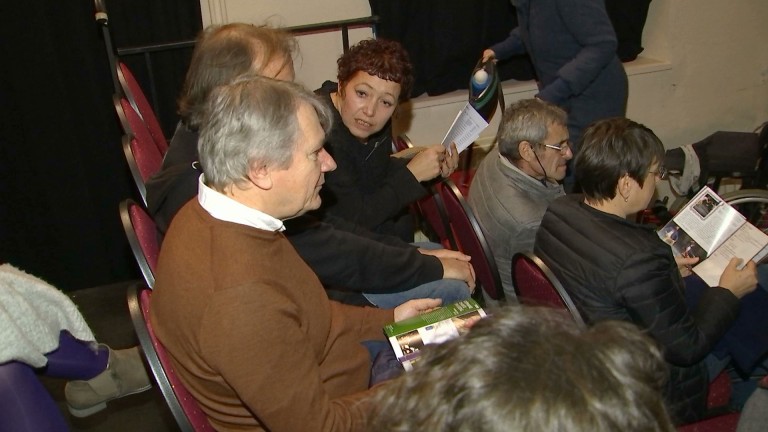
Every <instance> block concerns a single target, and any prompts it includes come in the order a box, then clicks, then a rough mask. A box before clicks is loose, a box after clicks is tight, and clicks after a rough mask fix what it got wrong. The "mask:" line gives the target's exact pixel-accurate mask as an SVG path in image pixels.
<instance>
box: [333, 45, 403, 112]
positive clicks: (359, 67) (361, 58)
mask: <svg viewBox="0 0 768 432" xmlns="http://www.w3.org/2000/svg"><path fill="white" fill-rule="evenodd" d="M336 63H337V64H338V66H339V71H338V75H337V79H338V81H339V83H340V85H341V83H346V82H349V80H351V79H352V77H353V76H354V75H355V74H356V73H357V72H359V71H363V72H365V73H368V74H370V75H373V76H377V77H379V78H381V79H383V80H387V81H392V82H396V83H398V84H400V97H399V98H398V101H399V102H405V101H407V100H408V99H410V98H411V89H412V88H413V81H414V78H413V65H411V60H410V58H409V57H408V52H407V51H405V48H403V46H402V45H400V43H399V42H396V41H393V40H387V39H366V40H363V41H360V42H358V43H357V44H355V45H354V46H352V47H351V48H350V49H349V51H347V52H346V53H344V54H342V56H341V57H339V59H338V60H337V61H336Z"/></svg>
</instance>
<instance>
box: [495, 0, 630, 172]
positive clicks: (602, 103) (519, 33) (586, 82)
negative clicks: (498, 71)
mask: <svg viewBox="0 0 768 432" xmlns="http://www.w3.org/2000/svg"><path fill="white" fill-rule="evenodd" d="M511 2H512V5H513V6H514V7H515V10H516V11H517V21H518V24H519V25H518V26H517V27H515V28H514V29H512V32H511V33H510V35H509V37H508V38H507V39H505V40H503V41H501V42H499V43H497V44H495V45H493V46H491V47H490V48H488V49H486V50H485V51H484V52H483V58H484V59H486V60H487V59H490V58H496V59H498V60H505V59H508V58H510V57H512V56H514V55H518V54H525V53H528V55H529V56H530V58H531V63H533V67H534V69H535V70H536V76H537V78H538V84H539V93H538V94H537V95H536V97H537V98H539V99H543V100H545V101H547V102H550V103H553V104H555V105H558V106H559V107H561V108H563V109H564V110H565V111H566V112H567V113H568V134H569V135H570V138H571V142H573V143H574V146H575V147H574V149H573V150H574V154H577V153H578V146H579V142H580V140H581V133H582V131H583V130H584V128H586V127H587V126H588V125H589V124H590V123H592V122H594V121H596V120H600V119H604V118H609V117H617V116H624V114H625V113H626V109H627V93H628V83H627V74H626V72H625V71H624V66H622V64H621V61H620V60H619V58H618V56H617V55H616V47H617V45H618V42H617V40H616V33H615V32H614V30H613V25H612V24H611V20H610V18H609V17H608V14H607V13H606V11H605V2H604V1H603V0H535V1H532V0H511ZM569 183H570V180H566V186H569Z"/></svg>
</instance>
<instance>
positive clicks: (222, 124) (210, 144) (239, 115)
mask: <svg viewBox="0 0 768 432" xmlns="http://www.w3.org/2000/svg"><path fill="white" fill-rule="evenodd" d="M206 112H207V113H209V115H207V117H206V119H207V121H206V122H205V123H204V125H203V128H202V129H201V131H200V142H199V152H200V163H201V165H202V167H203V170H204V171H205V182H206V184H207V185H208V186H209V187H211V188H213V189H215V190H217V191H218V192H220V193H223V194H224V195H227V196H229V197H230V198H233V199H235V200H236V201H238V202H241V203H243V204H245V205H248V206H249V207H252V208H257V209H259V210H260V211H262V212H264V213H266V214H268V215H271V216H273V217H275V218H277V219H289V218H292V217H295V216H298V215H300V214H303V213H304V212H306V211H308V210H314V209H316V208H318V207H319V206H320V196H319V195H318V193H319V191H320V188H321V186H322V184H323V173H326V172H328V171H332V170H333V169H335V168H336V163H335V162H334V161H333V158H331V156H330V155H329V154H328V153H327V152H326V151H325V149H324V148H323V144H324V142H325V135H326V133H327V132H328V130H329V129H330V127H331V119H332V117H331V112H330V108H328V107H327V106H326V105H325V104H323V103H322V102H321V101H320V100H319V99H318V98H317V97H316V96H315V95H314V94H313V93H311V92H309V91H307V90H306V89H304V88H303V87H301V86H299V85H297V84H294V83H291V82H285V81H278V80H274V79H270V78H264V77H259V76H246V77H242V78H240V79H238V80H236V81H235V82H234V83H232V84H230V85H227V86H222V87H218V88H216V89H215V90H214V91H213V92H212V93H211V97H210V99H209V103H208V106H207V111H206Z"/></svg>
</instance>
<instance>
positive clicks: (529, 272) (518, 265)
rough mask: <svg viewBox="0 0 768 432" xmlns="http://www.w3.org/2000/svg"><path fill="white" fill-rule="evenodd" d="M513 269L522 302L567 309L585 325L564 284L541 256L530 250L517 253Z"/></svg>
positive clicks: (516, 291)
mask: <svg viewBox="0 0 768 432" xmlns="http://www.w3.org/2000/svg"><path fill="white" fill-rule="evenodd" d="M511 271H512V284H513V285H514V286H515V293H516V294H517V300H518V301H519V302H520V303H522V304H524V305H530V306H546V307H551V308H555V309H563V310H567V311H568V312H570V314H571V316H572V317H573V319H574V321H576V323H577V324H579V325H581V326H584V325H585V324H584V320H583V319H582V317H581V314H580V313H579V311H578V309H576V305H575V304H574V303H573V301H572V300H571V297H570V296H569V295H568V293H567V292H566V291H565V288H563V285H562V284H561V283H560V281H558V280H557V277H556V276H555V275H554V274H553V273H552V271H551V270H550V269H549V267H548V266H547V265H546V264H544V262H543V261H542V260H541V259H540V258H539V257H537V256H535V255H534V254H533V253H530V252H521V253H517V254H515V256H513V257H512V269H511Z"/></svg>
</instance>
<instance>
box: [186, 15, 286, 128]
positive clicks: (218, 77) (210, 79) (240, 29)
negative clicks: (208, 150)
mask: <svg viewBox="0 0 768 432" xmlns="http://www.w3.org/2000/svg"><path fill="white" fill-rule="evenodd" d="M296 47H297V43H296V40H295V39H294V38H293V35H291V34H290V33H288V32H286V31H285V30H281V29H276V28H270V27H267V26H255V25H251V24H244V23H230V24H225V25H212V26H210V27H208V28H206V29H205V30H203V31H201V32H200V34H199V35H198V37H197V41H196V42H195V50H194V52H193V53H192V60H191V61H190V64H189V69H188V70H187V76H186V78H185V80H184V87H183V89H182V92H181V96H180V97H179V115H180V116H181V118H182V120H183V121H184V123H185V124H186V125H187V127H189V128H190V129H192V130H198V129H199V128H200V126H201V123H202V117H203V115H204V114H205V112H204V111H205V102H206V100H207V99H208V94H209V93H210V92H211V90H213V89H214V88H216V87H217V86H220V85H224V84H227V83H229V82H231V81H232V80H233V79H235V78H237V77H238V76H240V75H243V74H246V73H261V72H262V71H263V70H264V68H266V67H267V65H269V64H270V63H271V62H272V61H273V60H275V59H280V58H282V59H283V60H284V61H286V62H289V61H291V59H292V58H293V55H294V53H296V51H297V48H296ZM257 61H258V63H257Z"/></svg>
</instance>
